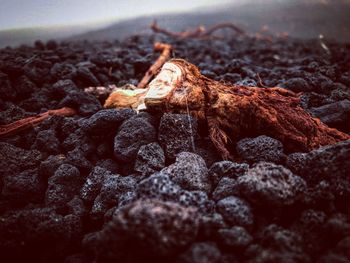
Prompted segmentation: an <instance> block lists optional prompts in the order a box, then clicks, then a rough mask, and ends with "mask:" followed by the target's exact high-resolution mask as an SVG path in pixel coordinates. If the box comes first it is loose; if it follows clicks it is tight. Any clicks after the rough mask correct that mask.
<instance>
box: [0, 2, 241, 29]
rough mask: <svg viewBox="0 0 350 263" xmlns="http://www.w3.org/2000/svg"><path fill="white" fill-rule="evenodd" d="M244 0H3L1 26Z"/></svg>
mask: <svg viewBox="0 0 350 263" xmlns="http://www.w3.org/2000/svg"><path fill="white" fill-rule="evenodd" d="M235 1H242V0H148V1H147V0H143V1H142V0H0V30H4V29H14V28H28V27H38V26H45V27H46V26H58V25H81V24H86V23H95V22H97V23H104V22H108V21H112V20H118V19H125V18H130V17H135V16H140V15H147V14H155V13H161V12H171V11H176V12H179V11H186V10H190V9H194V8H199V7H201V6H207V7H208V6H213V7H214V6H215V5H219V4H224V3H232V2H235Z"/></svg>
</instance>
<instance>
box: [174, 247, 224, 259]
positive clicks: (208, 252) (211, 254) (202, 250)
mask: <svg viewBox="0 0 350 263" xmlns="http://www.w3.org/2000/svg"><path fill="white" fill-rule="evenodd" d="M220 258H221V252H220V250H219V249H218V247H217V246H216V245H215V243H210V242H207V243H205V242H202V243H194V244H192V245H191V247H190V248H188V249H187V250H186V251H185V252H184V253H182V254H180V256H179V257H178V258H177V260H176V262H177V263H182V262H183V263H202V262H205V263H219V262H220Z"/></svg>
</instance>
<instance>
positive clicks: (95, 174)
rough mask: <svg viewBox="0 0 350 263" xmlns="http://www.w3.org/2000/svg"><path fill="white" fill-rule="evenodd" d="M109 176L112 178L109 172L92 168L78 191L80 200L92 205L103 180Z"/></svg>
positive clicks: (100, 168) (99, 168)
mask: <svg viewBox="0 0 350 263" xmlns="http://www.w3.org/2000/svg"><path fill="white" fill-rule="evenodd" d="M110 176H112V173H111V172H110V171H108V170H106V169H104V168H102V167H99V166H96V167H94V169H93V170H92V171H91V172H90V174H89V176H88V177H87V178H86V181H85V183H84V185H83V187H82V188H81V190H80V197H81V199H82V200H84V201H86V202H88V203H92V202H93V201H94V200H95V198H96V197H97V195H98V194H99V192H100V190H101V187H102V183H103V181H104V180H105V178H107V177H110Z"/></svg>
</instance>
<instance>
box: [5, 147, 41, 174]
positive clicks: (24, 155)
mask: <svg viewBox="0 0 350 263" xmlns="http://www.w3.org/2000/svg"><path fill="white" fill-rule="evenodd" d="M0 153H1V158H0V175H1V176H0V178H1V177H2V176H5V175H6V176H10V175H13V174H16V173H18V172H21V171H24V170H26V169H31V168H36V167H37V166H38V165H39V163H40V161H41V159H42V155H41V153H40V152H39V151H37V150H33V151H28V150H24V149H21V148H18V147H15V146H13V145H12V144H8V143H4V142H0Z"/></svg>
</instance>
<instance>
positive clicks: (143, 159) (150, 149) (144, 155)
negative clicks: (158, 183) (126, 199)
mask: <svg viewBox="0 0 350 263" xmlns="http://www.w3.org/2000/svg"><path fill="white" fill-rule="evenodd" d="M164 165H165V156H164V152H163V149H162V148H161V147H160V146H159V144H158V143H155V142H153V143H150V144H147V145H142V146H141V147H140V149H139V151H138V153H137V156H136V162H135V171H137V172H140V173H141V174H143V175H150V174H153V173H155V172H157V171H159V170H161V169H162V168H164Z"/></svg>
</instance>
